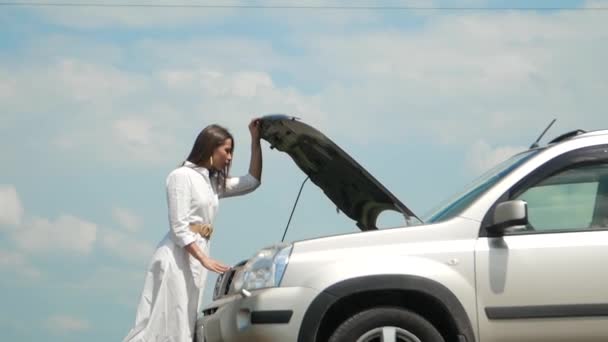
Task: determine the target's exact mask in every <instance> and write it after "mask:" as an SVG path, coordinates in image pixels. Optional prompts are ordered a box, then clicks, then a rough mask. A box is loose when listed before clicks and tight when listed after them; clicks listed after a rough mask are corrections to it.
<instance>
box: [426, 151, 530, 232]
mask: <svg viewBox="0 0 608 342" xmlns="http://www.w3.org/2000/svg"><path fill="white" fill-rule="evenodd" d="M538 151H539V150H538V149H535V150H529V151H526V152H523V153H520V154H517V155H515V156H513V157H511V158H509V159H507V160H506V161H504V162H502V163H500V164H498V165H497V166H495V167H494V168H492V169H490V170H489V171H487V172H486V173H484V174H483V175H481V176H480V177H479V178H478V179H477V180H475V181H474V182H473V183H471V184H470V185H469V186H467V187H466V188H465V190H464V191H461V192H460V193H458V194H457V195H456V196H453V197H451V198H450V199H449V200H447V201H446V202H444V203H443V204H441V205H440V206H439V207H438V208H436V209H435V210H432V211H431V213H430V214H429V215H427V216H426V217H425V218H424V219H423V221H424V222H425V223H436V222H439V221H444V220H447V219H450V218H452V217H454V216H456V215H458V214H460V212H462V211H463V210H464V209H466V208H467V207H468V206H469V205H471V204H472V203H473V202H475V200H477V198H479V196H481V195H482V194H483V193H485V192H486V190H488V189H489V188H491V187H492V186H493V185H494V184H496V183H498V182H499V181H500V180H501V179H503V178H504V177H505V176H506V175H508V174H509V173H511V171H513V170H514V169H516V168H517V167H518V166H519V165H521V164H523V163H524V162H525V161H526V160H528V159H529V158H530V157H532V156H534V155H535V154H537V153H538Z"/></svg>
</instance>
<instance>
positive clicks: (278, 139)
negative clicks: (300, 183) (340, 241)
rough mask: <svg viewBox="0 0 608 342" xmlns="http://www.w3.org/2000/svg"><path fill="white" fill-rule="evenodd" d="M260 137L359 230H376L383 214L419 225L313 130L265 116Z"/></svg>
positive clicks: (294, 121) (290, 119) (280, 117)
mask: <svg viewBox="0 0 608 342" xmlns="http://www.w3.org/2000/svg"><path fill="white" fill-rule="evenodd" d="M261 135H262V138H263V139H264V140H266V141H268V142H269V143H270V146H271V148H276V149H277V150H279V151H282V152H285V153H287V154H289V156H290V157H291V158H292V159H293V160H294V161H295V163H296V164H297V165H298V167H299V168H300V169H301V170H302V171H304V173H305V174H307V175H308V177H310V180H312V182H313V183H315V184H316V185H317V186H318V187H320V188H321V189H322V190H323V192H325V195H327V197H329V199H330V200H331V201H332V202H334V204H335V205H336V206H337V207H338V209H340V210H341V211H342V212H344V213H345V214H346V215H347V216H348V217H350V218H351V219H353V220H355V221H356V222H357V226H358V227H359V228H360V229H361V230H371V229H378V228H377V226H376V219H377V218H378V215H379V214H380V213H381V212H383V211H385V210H394V211H397V212H399V213H402V214H403V215H404V218H405V224H407V225H414V224H418V223H421V221H420V219H419V218H418V217H417V216H416V215H414V213H413V212H412V211H411V210H410V209H408V207H406V206H405V205H404V204H403V203H401V201H399V200H398V199H397V197H395V196H394V195H393V194H391V192H390V191H388V190H387V189H386V188H385V187H384V186H383V185H382V184H380V182H378V181H377V180H376V179H375V178H374V177H373V176H372V175H371V174H369V173H368V172H367V171H366V170H365V169H364V168H363V167H362V166H361V165H359V163H357V162H356V161H355V160H354V159H352V158H351V157H350V156H349V155H348V154H347V153H346V152H344V150H342V149H341V148H340V147H339V146H338V145H336V144H335V143H334V142H333V141H331V140H330V139H329V138H327V137H326V136H325V135H324V134H322V133H321V132H319V131H317V130H316V129H314V128H313V127H311V126H309V125H307V124H305V123H303V122H301V121H298V120H297V119H296V118H293V117H289V116H285V115H268V116H265V117H263V118H262V119H261Z"/></svg>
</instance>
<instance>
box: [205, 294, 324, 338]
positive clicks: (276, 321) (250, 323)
mask: <svg viewBox="0 0 608 342" xmlns="http://www.w3.org/2000/svg"><path fill="white" fill-rule="evenodd" d="M318 294H319V292H318V291H317V290H315V289H311V288H305V287H277V288H268V289H262V290H256V291H252V292H251V296H249V297H244V296H242V295H240V294H237V295H232V296H229V297H225V298H222V299H219V300H217V301H215V302H213V303H211V304H209V305H207V306H206V307H205V308H204V309H203V312H204V314H203V315H201V316H200V317H199V318H198V320H197V342H216V341H235V342H238V341H268V342H272V341H280V342H284V341H297V339H298V333H299V330H300V325H301V323H302V319H303V317H304V314H305V313H306V309H307V308H308V306H309V305H310V303H311V302H312V301H313V300H314V299H315V297H316V296H317V295H318ZM203 336H204V338H203Z"/></svg>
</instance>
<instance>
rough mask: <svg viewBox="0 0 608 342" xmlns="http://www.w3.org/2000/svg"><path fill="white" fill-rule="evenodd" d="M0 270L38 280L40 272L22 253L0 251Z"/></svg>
mask: <svg viewBox="0 0 608 342" xmlns="http://www.w3.org/2000/svg"><path fill="white" fill-rule="evenodd" d="M0 269H2V270H9V271H12V272H15V273H17V274H18V275H20V276H22V277H24V278H26V279H28V280H33V279H38V278H40V276H41V272H40V270H38V269H37V268H36V267H34V266H33V265H32V264H30V262H29V261H28V260H27V258H26V256H25V255H23V254H22V253H18V252H11V251H8V250H2V249H0Z"/></svg>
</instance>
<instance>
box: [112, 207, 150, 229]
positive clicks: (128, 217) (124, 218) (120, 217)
mask: <svg viewBox="0 0 608 342" xmlns="http://www.w3.org/2000/svg"><path fill="white" fill-rule="evenodd" d="M112 217H114V220H116V222H118V223H119V224H120V225H121V227H123V228H124V229H126V230H128V231H129V232H131V233H133V232H136V231H138V230H139V229H140V228H141V226H142V224H143V219H142V218H141V217H140V216H138V215H137V214H135V213H133V212H132V211H131V210H129V209H125V208H114V209H113V210H112Z"/></svg>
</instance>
